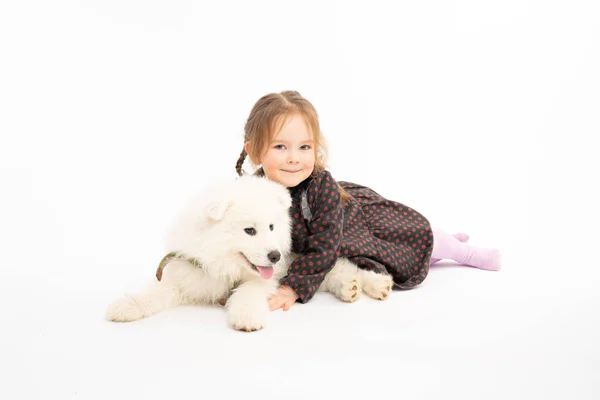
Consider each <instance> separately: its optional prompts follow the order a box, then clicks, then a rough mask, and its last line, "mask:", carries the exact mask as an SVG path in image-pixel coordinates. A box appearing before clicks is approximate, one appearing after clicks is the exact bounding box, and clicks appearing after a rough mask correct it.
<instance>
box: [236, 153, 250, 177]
mask: <svg viewBox="0 0 600 400" xmlns="http://www.w3.org/2000/svg"><path fill="white" fill-rule="evenodd" d="M247 155H248V153H246V149H244V150H242V153H241V154H240V158H238V160H237V163H236V164H235V171H236V172H237V173H238V175H239V176H242V165H243V164H244V160H245V159H246V156H247Z"/></svg>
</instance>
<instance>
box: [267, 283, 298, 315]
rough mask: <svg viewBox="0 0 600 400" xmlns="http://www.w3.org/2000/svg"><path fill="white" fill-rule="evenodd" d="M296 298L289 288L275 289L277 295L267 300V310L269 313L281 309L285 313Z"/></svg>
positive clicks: (292, 290)
mask: <svg viewBox="0 0 600 400" xmlns="http://www.w3.org/2000/svg"><path fill="white" fill-rule="evenodd" d="M298 297H299V296H298V295H297V294H296V292H294V289H292V288H291V287H289V286H281V287H280V288H279V289H277V293H275V294H274V295H272V296H271V297H270V298H269V308H270V309H271V311H273V310H277V309H279V308H283V311H287V310H289V309H290V307H291V306H293V305H294V303H296V300H297V299H298Z"/></svg>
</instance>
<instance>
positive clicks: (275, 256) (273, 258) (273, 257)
mask: <svg viewBox="0 0 600 400" xmlns="http://www.w3.org/2000/svg"><path fill="white" fill-rule="evenodd" d="M267 257H269V261H271V262H272V263H273V264H275V263H276V262H277V261H279V259H280V258H281V253H280V252H278V251H277V250H273V251H272V252H270V253H269V254H267Z"/></svg>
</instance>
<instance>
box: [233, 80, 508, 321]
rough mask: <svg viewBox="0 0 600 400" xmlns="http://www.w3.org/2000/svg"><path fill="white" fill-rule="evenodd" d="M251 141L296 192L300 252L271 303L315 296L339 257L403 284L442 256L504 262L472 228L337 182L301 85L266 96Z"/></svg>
mask: <svg viewBox="0 0 600 400" xmlns="http://www.w3.org/2000/svg"><path fill="white" fill-rule="evenodd" d="M244 131H245V135H244V149H243V151H242V153H241V155H240V157H239V159H238V161H237V163H236V171H237V173H238V174H239V175H240V176H241V175H242V174H243V173H244V172H243V170H242V165H243V163H244V160H245V158H246V156H248V157H249V158H250V161H251V163H252V165H253V166H254V167H259V166H260V167H259V168H258V169H257V170H256V172H255V174H257V175H261V176H267V177H268V178H269V179H271V180H274V181H276V182H279V183H280V184H282V185H284V186H286V187H287V188H288V190H289V191H290V194H291V196H292V210H291V216H292V221H293V228H292V250H293V251H294V252H296V253H298V254H300V256H299V257H298V258H297V259H295V260H294V261H293V263H292V264H291V265H290V267H289V271H288V275H287V276H286V277H284V278H283V279H282V280H281V282H280V283H281V287H280V288H279V289H278V291H277V293H276V294H275V295H273V296H272V297H271V298H270V299H269V306H270V308H271V310H275V309H279V308H283V309H284V310H285V311H287V310H288V309H289V308H290V307H291V306H292V305H293V304H295V303H296V302H297V301H299V302H301V303H306V302H308V301H309V300H310V299H311V298H312V297H313V296H314V294H315V293H316V292H317V289H318V288H319V286H320V284H321V283H322V282H323V280H324V278H325V275H326V274H327V272H329V271H330V270H331V269H332V268H333V265H334V264H335V261H336V259H337V257H346V258H348V259H349V260H350V261H351V262H353V263H354V264H356V265H357V266H358V267H359V268H361V269H365V270H369V271H374V272H377V273H382V274H389V275H391V277H392V278H393V281H394V284H395V287H397V288H399V289H410V288H413V287H415V286H417V285H419V284H420V283H421V282H423V280H424V279H425V277H426V276H427V273H428V271H429V266H430V265H431V264H433V263H435V262H437V261H439V260H440V259H451V260H454V261H457V262H458V263H460V264H463V265H468V266H473V267H477V268H482V269H489V270H498V269H500V253H499V252H498V250H495V249H485V248H479V247H474V246H471V245H468V244H467V243H466V242H467V240H468V236H467V235H466V234H464V233H458V234H455V235H449V234H447V233H445V232H444V231H441V230H438V229H432V228H431V226H430V224H429V221H428V220H427V219H426V218H425V217H424V216H422V215H421V214H419V213H418V212H417V211H415V210H414V209H412V208H410V207H407V206H405V205H403V204H401V203H398V202H395V201H392V200H388V199H385V198H383V197H381V196H380V195H379V194H377V193H376V192H375V191H373V190H371V189H369V188H367V187H364V186H361V185H358V184H355V183H350V182H342V181H340V182H336V181H335V179H334V178H333V177H332V176H331V174H330V173H329V171H327V170H326V169H325V166H326V162H327V151H326V146H325V140H324V138H323V135H322V133H321V129H320V127H319V119H318V115H317V112H316V110H315V108H314V107H313V105H312V104H311V103H310V102H309V101H308V100H306V99H305V98H304V97H302V96H301V95H300V93H298V92H296V91H284V92H281V93H271V94H267V95H265V96H263V97H261V98H260V99H259V100H258V101H257V102H256V104H255V105H254V107H253V108H252V110H251V112H250V116H249V117H248V120H247V121H246V124H245V128H244Z"/></svg>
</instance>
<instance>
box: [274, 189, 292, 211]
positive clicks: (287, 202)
mask: <svg viewBox="0 0 600 400" xmlns="http://www.w3.org/2000/svg"><path fill="white" fill-rule="evenodd" d="M277 200H279V202H280V203H281V204H282V205H283V206H284V207H286V208H290V207H291V206H292V196H290V193H289V192H288V191H287V189H283V190H280V191H279V193H277Z"/></svg>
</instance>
